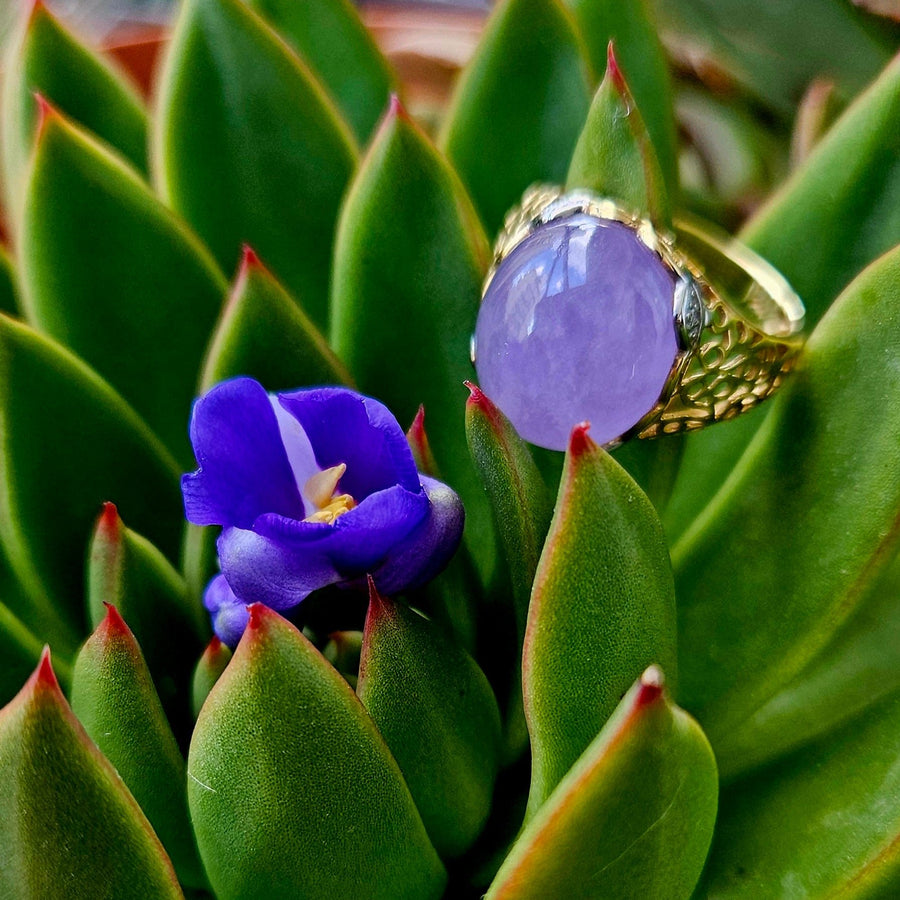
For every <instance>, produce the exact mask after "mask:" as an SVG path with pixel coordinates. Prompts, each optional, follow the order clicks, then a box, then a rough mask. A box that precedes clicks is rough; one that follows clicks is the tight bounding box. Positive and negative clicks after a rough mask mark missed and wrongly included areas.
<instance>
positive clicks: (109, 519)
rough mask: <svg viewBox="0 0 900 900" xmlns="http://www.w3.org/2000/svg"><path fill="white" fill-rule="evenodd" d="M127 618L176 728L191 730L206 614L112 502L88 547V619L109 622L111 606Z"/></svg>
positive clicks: (180, 731)
mask: <svg viewBox="0 0 900 900" xmlns="http://www.w3.org/2000/svg"><path fill="white" fill-rule="evenodd" d="M110 603H112V604H114V605H115V606H116V607H117V608H118V610H119V611H120V612H121V614H122V616H123V617H125V618H127V620H128V622H129V623H130V625H131V627H132V629H133V630H134V634H135V636H136V638H137V640H138V642H139V643H140V646H141V649H142V651H143V654H144V656H145V657H146V660H147V665H148V667H149V669H150V672H151V673H152V675H153V680H154V682H155V684H156V689H157V691H159V695H160V698H161V699H162V702H163V706H164V707H165V709H166V713H167V714H168V716H169V719H170V721H171V722H172V727H173V728H174V729H175V730H176V733H177V734H178V735H179V736H181V735H183V734H187V733H189V731H190V725H191V720H190V711H189V709H188V705H187V703H185V700H184V698H185V695H186V693H187V691H188V687H189V685H190V680H191V667H192V661H193V660H194V659H195V658H196V656H197V654H198V653H199V652H200V648H201V647H202V642H203V638H204V637H205V635H206V634H208V633H209V619H208V616H207V615H206V612H205V610H201V609H199V608H198V606H199V604H197V601H196V599H195V598H192V597H191V596H190V594H189V592H188V589H187V585H186V584H185V582H184V579H183V578H182V577H181V575H180V574H179V573H178V572H177V571H176V570H175V568H174V567H173V566H172V564H171V563H170V562H169V561H168V560H167V559H166V558H165V557H164V556H163V554H162V553H160V551H159V550H158V549H157V548H156V547H154V546H153V544H151V543H150V541H148V540H147V539H146V538H144V537H142V536H141V535H139V534H137V533H136V532H134V531H132V530H131V529H130V528H128V527H127V526H126V525H125V524H124V523H123V522H122V519H121V517H120V516H119V514H118V510H117V509H116V507H115V505H114V504H112V503H105V504H104V505H103V512H102V513H101V514H100V517H99V518H98V520H97V524H96V527H95V528H94V532H93V535H92V537H91V541H90V546H89V548H88V565H87V614H88V620H89V621H90V623H91V626H92V627H94V628H96V627H99V626H100V625H101V624H102V623H103V622H104V621H106V620H108V612H107V608H108V604H110Z"/></svg>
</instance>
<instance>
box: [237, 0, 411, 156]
mask: <svg viewBox="0 0 900 900" xmlns="http://www.w3.org/2000/svg"><path fill="white" fill-rule="evenodd" d="M247 3H248V4H249V5H250V6H251V7H253V8H254V9H255V10H257V12H259V13H260V14H261V15H262V16H263V17H264V18H265V19H266V20H267V21H268V22H269V23H270V24H271V25H272V26H273V27H274V28H275V29H276V30H277V31H278V32H279V34H281V36H282V37H283V38H284V39H285V40H286V41H287V42H288V43H289V44H290V45H291V46H292V47H293V48H294V49H295V50H296V51H297V53H298V54H299V55H300V57H301V58H302V59H304V60H305V61H306V62H307V63H309V66H310V68H312V69H313V71H314V72H315V73H316V74H317V75H318V76H319V78H320V79H321V81H322V84H323V86H324V87H325V89H326V90H327V91H328V93H329V94H330V95H331V96H332V97H333V98H334V100H335V102H336V103H337V105H338V107H339V108H340V110H341V112H342V113H343V114H344V117H345V118H346V119H347V123H348V124H349V125H350V126H351V127H352V128H353V130H354V132H355V133H356V137H357V139H358V140H359V141H360V143H365V142H366V140H367V138H368V137H369V136H370V135H371V133H372V131H373V129H374V128H375V126H376V125H377V124H378V120H379V119H380V118H381V114H382V113H383V112H384V110H385V108H386V107H387V104H388V97H389V94H390V91H391V87H392V86H393V84H394V81H395V77H394V73H393V72H392V71H391V69H390V66H389V65H388V62H387V60H386V59H385V58H384V56H383V55H382V53H381V51H380V50H379V49H378V44H377V43H376V41H375V38H374V36H373V35H372V33H371V32H370V31H369V29H368V28H366V26H365V25H364V24H363V22H362V20H361V19H360V16H359V12H358V10H357V8H356V6H355V5H354V4H353V3H351V2H350V0H326V2H323V0H319V2H316V3H298V2H297V0H247Z"/></svg>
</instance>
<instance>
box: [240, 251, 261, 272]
mask: <svg viewBox="0 0 900 900" xmlns="http://www.w3.org/2000/svg"><path fill="white" fill-rule="evenodd" d="M262 268H263V264H262V262H261V261H260V259H259V257H258V256H257V255H256V251H255V250H254V249H253V248H252V247H251V246H250V245H249V244H244V246H243V248H242V250H241V274H244V273H245V272H246V271H248V270H249V269H262Z"/></svg>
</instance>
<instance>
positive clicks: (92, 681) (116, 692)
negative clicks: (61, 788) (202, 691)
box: [72, 606, 206, 887]
mask: <svg viewBox="0 0 900 900" xmlns="http://www.w3.org/2000/svg"><path fill="white" fill-rule="evenodd" d="M72 711H73V712H74V713H75V715H76V716H77V717H78V719H79V721H80V722H81V724H82V725H83V726H84V730H85V731H86V732H87V733H88V735H89V736H90V738H91V740H93V741H94V743H95V744H96V745H97V747H98V748H99V749H100V751H101V752H102V753H103V755H104V756H105V757H106V758H107V759H108V760H109V761H110V762H111V763H112V764H113V766H115V768H116V771H117V772H118V773H119V775H121V776H122V780H123V781H124V782H125V784H126V785H127V786H128V789H129V790H130V791H131V793H132V795H133V796H134V798H135V800H137V802H138V803H139V804H140V807H141V809H142V810H143V811H144V814H145V815H146V816H147V819H148V820H149V822H150V824H151V825H152V826H153V829H154V831H155V832H156V834H157V836H158V837H159V839H160V841H162V843H163V846H164V847H165V848H166V850H167V851H168V853H169V857H170V858H171V860H172V863H173V865H174V866H175V870H176V872H177V873H178V877H179V878H180V880H181V881H182V883H183V884H186V885H190V886H193V887H203V886H205V884H206V879H205V877H204V875H203V869H202V868H201V866H200V860H199V858H198V856H197V848H196V846H195V845H194V837H193V832H192V831H191V824H190V821H189V819H188V810H187V793H186V791H187V775H186V772H185V764H184V758H183V757H182V755H181V751H180V750H179V749H178V744H177V743H176V741H175V737H174V735H173V734H172V730H171V729H170V728H169V723H168V722H167V721H166V716H165V713H164V712H163V708H162V704H161V703H160V701H159V695H158V694H157V693H156V689H155V687H154V686H153V680H152V678H151V676H150V671H149V670H148V669H147V664H146V663H145V662H144V656H143V654H142V653H141V648H140V647H139V646H138V643H137V641H136V640H135V639H134V635H133V634H132V633H131V630H130V629H129V628H128V626H127V625H126V624H125V622H124V620H123V619H122V617H121V616H120V615H119V612H118V610H117V609H116V608H115V607H114V606H109V607H108V609H107V613H106V616H105V618H104V619H103V621H102V622H101V623H100V624H99V625H98V626H97V629H96V630H95V631H94V633H93V634H92V635H91V636H90V637H89V638H88V640H87V642H86V643H85V645H84V646H83V647H82V648H81V650H80V651H79V653H78V658H77V659H76V660H75V669H74V672H73V675H72Z"/></svg>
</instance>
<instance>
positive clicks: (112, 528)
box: [97, 500, 121, 537]
mask: <svg viewBox="0 0 900 900" xmlns="http://www.w3.org/2000/svg"><path fill="white" fill-rule="evenodd" d="M120 522H121V519H120V518H119V510H118V509H117V508H116V504H115V503H110V502H109V501H108V500H107V501H106V503H104V504H103V512H101V513H100V518H99V519H97V531H102V532H103V533H104V534H105V535H107V536H108V537H116V536H118V534H119V524H120Z"/></svg>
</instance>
